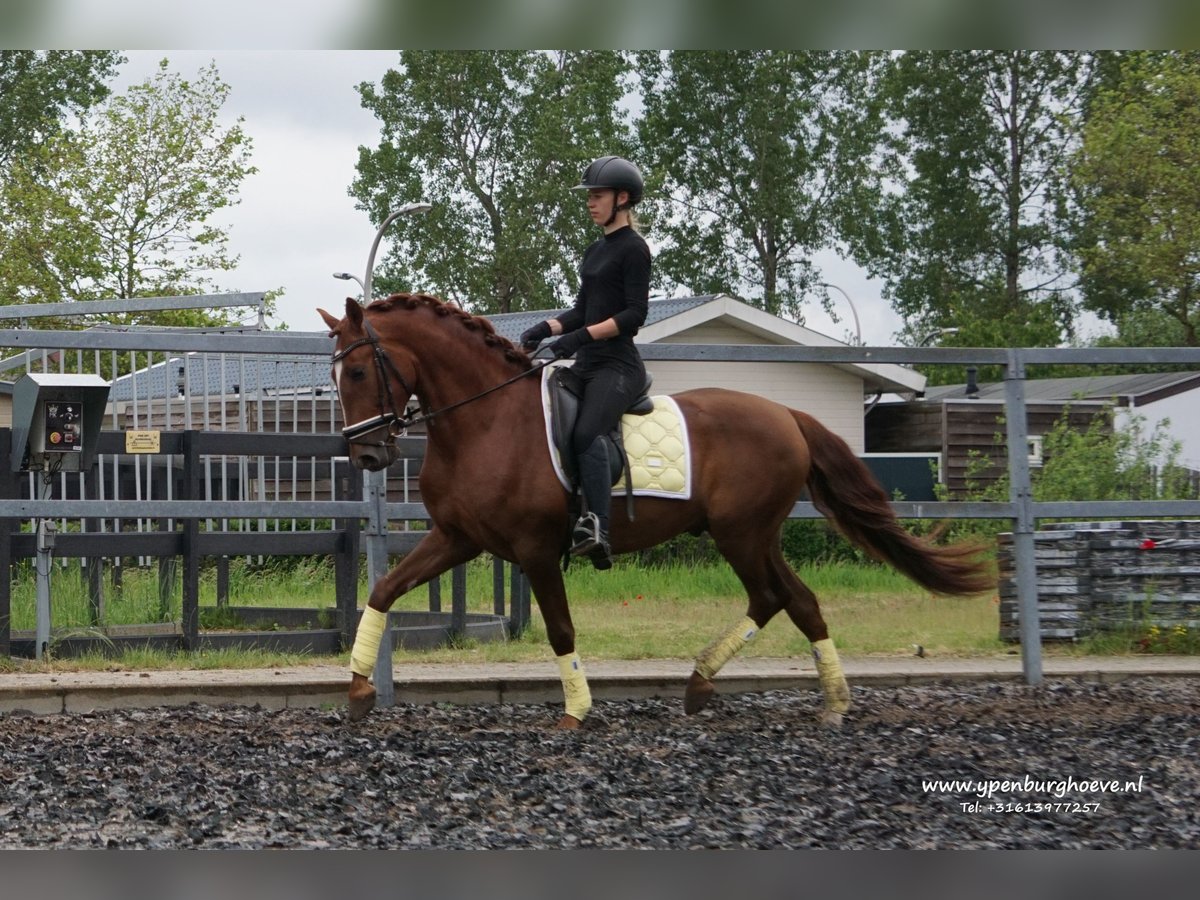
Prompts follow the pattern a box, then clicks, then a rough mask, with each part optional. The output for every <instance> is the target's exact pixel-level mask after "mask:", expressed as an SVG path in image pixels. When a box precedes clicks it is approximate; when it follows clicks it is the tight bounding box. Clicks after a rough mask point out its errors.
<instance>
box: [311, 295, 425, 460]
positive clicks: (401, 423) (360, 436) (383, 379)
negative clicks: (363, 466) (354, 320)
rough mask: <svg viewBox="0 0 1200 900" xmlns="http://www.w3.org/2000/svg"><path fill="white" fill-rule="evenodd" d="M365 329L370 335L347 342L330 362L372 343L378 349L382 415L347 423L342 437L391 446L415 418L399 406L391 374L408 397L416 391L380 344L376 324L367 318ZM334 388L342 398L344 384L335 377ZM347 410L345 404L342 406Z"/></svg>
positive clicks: (362, 442)
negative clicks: (377, 435) (389, 375)
mask: <svg viewBox="0 0 1200 900" xmlns="http://www.w3.org/2000/svg"><path fill="white" fill-rule="evenodd" d="M362 324H363V332H364V333H365V334H366V337H361V338H359V339H358V340H357V341H355V342H354V343H352V344H347V345H346V346H345V347H343V348H342V349H341V350H338V351H337V352H335V353H334V354H333V357H332V358H331V359H330V362H331V363H333V364H334V365H337V363H339V362H341V361H342V360H343V359H345V358H346V357H347V356H348V355H349V354H350V353H352V352H353V351H355V350H357V349H358V348H359V347H365V346H368V345H370V347H371V349H372V350H373V351H374V359H375V374H376V375H377V376H378V377H377V378H376V381H377V382H378V391H379V398H378V399H379V415H377V416H372V417H371V418H370V419H363V420H362V421H361V422H355V423H354V424H353V425H347V426H346V427H345V428H343V429H342V436H343V437H345V438H346V440H347V441H348V442H349V443H351V444H366V445H368V446H371V447H387V446H388V445H389V444H390V443H391V441H392V439H393V438H394V437H396V435H398V434H402V433H403V432H404V430H405V429H406V428H408V426H409V425H410V424H412V420H411V419H410V418H409V417H408V416H407V415H406V414H401V413H400V411H399V410H398V409H397V406H396V398H395V396H393V394H392V382H391V379H390V378H389V377H388V374H389V373H391V374H392V375H394V376H395V377H396V380H397V381H399V382H400V386H401V387H403V388H404V390H405V391H407V392H408V396H410V397H412V396H413V395H414V394H415V393H416V391H414V390H413V388H412V386H411V385H410V384H409V383H408V380H407V379H406V378H405V377H404V374H403V373H402V372H401V371H400V369H399V368H397V366H396V364H395V363H394V362H392V359H391V357H390V356H388V355H387V353H386V352H385V351H384V349H383V347H382V346H381V345H380V343H379V334H378V332H376V331H375V329H374V327H372V325H371V323H370V322H368V321H367V320H366V319H363V323H362ZM333 386H334V389H335V390H337V392H338V398H339V401H340V399H341V386H340V385H339V384H338V383H337V379H334V383H333ZM342 408H343V409H345V405H344V404H343V405H342ZM376 432H381V435H380V437H379V438H377V439H374V440H372V439H371V438H372V436H373V435H375V433H376Z"/></svg>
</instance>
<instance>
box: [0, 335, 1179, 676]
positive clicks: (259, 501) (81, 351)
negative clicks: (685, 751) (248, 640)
mask: <svg viewBox="0 0 1200 900" xmlns="http://www.w3.org/2000/svg"><path fill="white" fill-rule="evenodd" d="M12 317H13V316H11V315H10V316H0V318H12ZM0 346H4V347H10V348H16V349H18V350H21V351H23V355H24V358H25V365H26V368H27V369H31V368H37V367H39V366H40V367H41V368H43V369H52V368H53V367H57V370H58V371H66V365H67V360H68V359H69V358H71V357H74V359H75V361H76V362H75V364H76V366H77V367H78V371H93V372H95V371H99V370H100V368H101V366H102V365H103V364H104V363H105V361H106V360H107V361H108V364H109V366H110V368H112V369H117V368H121V367H120V366H118V365H115V364H114V361H115V360H114V358H115V357H116V355H117V354H121V353H129V354H130V361H129V364H128V365H126V366H124V368H125V370H126V371H128V370H133V369H139V368H143V367H141V366H139V365H138V363H139V362H141V360H140V359H139V355H140V356H142V357H144V362H145V366H144V370H146V371H148V370H149V369H151V368H152V367H154V366H156V365H157V366H162V367H163V374H164V375H165V374H167V367H169V366H170V365H183V366H184V369H185V371H184V373H183V374H184V376H185V379H186V378H190V377H191V371H190V370H188V369H187V368H186V367H187V362H186V361H187V360H192V361H195V360H196V359H199V358H203V359H206V360H207V359H210V358H219V359H220V360H221V363H220V365H221V367H222V370H224V368H225V367H226V364H228V366H229V367H230V368H235V367H236V368H238V370H239V372H243V371H244V372H249V373H251V375H252V377H249V378H246V379H243V380H241V381H239V382H238V383H237V384H236V387H237V392H236V393H237V401H236V402H237V403H238V404H242V406H240V407H239V409H245V408H246V407H245V406H244V404H246V403H249V402H251V401H253V400H254V399H258V400H261V399H263V398H267V399H268V401H269V400H270V399H274V400H275V410H276V416H275V418H274V420H273V421H270V420H269V417H266V416H264V412H263V410H264V406H265V407H267V408H269V403H268V404H260V405H259V406H258V409H257V412H256V416H257V417H258V420H257V421H256V424H257V426H258V428H259V430H260V431H270V432H272V434H275V433H278V434H281V435H282V434H284V433H285V432H290V433H291V435H292V436H294V437H297V438H302V439H303V440H307V441H309V445H308V446H307V447H305V448H304V449H303V451H302V452H297V451H295V449H294V448H293V449H291V450H289V449H286V448H285V449H284V450H275V449H270V448H269V447H268V445H267V444H265V443H260V444H257V445H255V446H250V445H249V444H247V445H245V447H243V448H242V449H241V450H239V451H235V450H234V449H233V447H234V445H233V444H230V445H222V444H220V443H219V441H217V439H216V438H215V437H213V434H214V432H210V431H207V430H205V431H201V432H199V433H198V435H197V436H196V437H192V438H188V439H187V442H188V449H187V450H186V451H185V455H189V454H190V457H189V458H190V459H191V460H192V463H191V466H192V467H191V469H189V470H188V474H187V475H186V477H185V481H187V482H188V483H189V484H190V485H191V487H190V488H188V490H187V491H185V492H184V496H176V495H175V494H174V493H173V492H172V491H173V488H171V487H168V488H167V490H166V492H165V495H164V494H163V493H161V492H160V494H159V495H157V499H156V498H155V495H154V494H153V493H152V491H151V490H150V489H151V488H152V487H153V483H154V479H153V474H154V473H153V472H152V471H151V469H150V465H151V463H150V461H149V460H144V461H142V460H139V461H137V462H136V463H134V465H135V469H136V471H138V472H141V469H137V468H136V467H137V466H138V465H144V466H145V474H144V477H143V476H142V475H139V478H140V479H141V480H140V481H139V482H138V491H137V492H136V493H135V496H133V497H124V496H122V497H120V498H119V499H118V498H116V497H104V498H101V497H96V496H94V494H88V493H87V492H86V485H84V486H83V488H82V489H81V490H76V491H75V493H76V494H77V495H78V496H77V497H69V496H66V495H67V493H69V492H68V491H66V490H65V489H64V490H63V491H62V494H63V496H60V497H58V498H53V499H35V498H36V493H35V492H33V491H30V497H29V498H21V497H17V496H15V492H14V491H13V490H10V491H8V492H6V495H5V496H3V497H0V525H2V526H3V528H4V530H5V531H6V532H8V533H9V534H11V535H12V538H13V540H11V541H9V540H7V539H6V540H4V541H2V542H0V543H2V544H3V546H2V547H0V565H3V567H4V568H5V569H7V563H8V562H9V561H10V559H11V557H12V556H13V555H16V554H23V553H25V552H26V549H27V547H26V543H25V542H23V539H21V538H20V537H19V536H18V535H16V534H12V532H14V531H15V528H14V525H15V524H16V523H18V522H20V521H22V520H29V519H37V518H42V517H53V518H61V519H79V520H81V521H84V522H87V521H96V520H100V521H103V520H106V519H121V520H132V519H145V520H148V521H163V520H179V521H180V522H183V523H189V524H188V525H187V527H188V528H191V529H192V534H193V537H194V539H195V541H196V542H197V547H199V542H200V541H201V540H202V539H201V537H200V533H199V529H198V523H199V522H200V521H201V520H204V521H210V520H216V519H220V520H225V519H230V520H232V519H259V520H266V519H272V520H280V521H283V520H288V521H292V520H296V519H322V520H324V519H330V520H340V521H342V522H345V523H354V527H355V528H356V529H357V532H356V534H357V535H358V537H357V538H356V540H359V541H360V543H359V544H357V545H356V547H355V551H354V575H355V579H356V578H357V566H358V563H359V559H358V554H359V549H360V548H361V547H365V548H366V550H367V551H368V557H370V556H372V555H373V556H374V562H370V561H369V566H370V571H371V572H372V573H374V572H377V571H378V569H379V564H380V560H381V559H384V558H386V554H387V553H391V552H398V551H401V550H402V549H404V548H406V547H407V546H409V545H410V543H411V540H412V536H411V535H409V536H407V537H406V536H404V535H403V533H397V532H395V531H389V529H388V527H387V522H388V520H392V521H393V522H404V521H422V520H425V519H427V518H428V515H427V512H426V510H425V507H424V506H423V504H421V503H420V502H419V499H415V498H410V497H409V496H408V495H407V493H405V494H404V495H403V499H402V501H401V502H395V501H394V500H393V499H392V497H391V494H390V493H389V494H387V495H383V494H380V492H379V490H378V488H372V487H371V485H370V484H369V483H368V485H367V489H364V487H363V485H362V483H361V482H357V483H356V486H355V488H354V496H352V497H342V498H336V497H331V498H330V499H307V500H306V499H297V498H295V497H292V498H289V499H287V500H278V499H276V500H271V499H268V498H267V496H266V488H265V486H264V485H263V481H262V479H259V481H258V482H257V484H258V487H257V488H256V489H255V490H257V495H254V494H253V492H246V491H243V492H242V493H241V494H239V495H238V496H236V497H229V496H217V495H216V494H211V493H210V495H208V496H205V497H204V498H203V499H200V498H199V497H198V496H195V494H194V492H195V491H197V490H200V488H199V487H198V483H197V478H200V479H202V481H201V483H204V484H207V485H213V484H216V483H217V482H216V481H213V480H207V479H209V477H210V471H211V469H212V467H213V465H214V462H213V457H215V456H217V455H227V454H231V453H233V452H243V453H246V452H248V453H250V454H251V456H252V457H255V458H256V460H257V461H256V462H255V463H254V466H253V467H252V468H253V471H254V472H263V471H267V470H268V469H269V468H270V466H268V465H267V462H266V460H267V457H268V456H272V457H273V456H280V457H283V456H286V455H288V454H289V453H292V452H297V455H296V456H295V457H293V459H302V458H305V457H307V458H312V457H314V456H319V454H315V449H316V448H317V447H318V446H319V447H320V450H321V453H322V454H329V455H330V458H331V459H332V457H333V456H336V455H338V454H337V452H336V448H335V447H334V444H336V442H337V441H339V440H340V436H339V435H338V434H337V429H338V428H339V427H340V422H338V421H337V414H336V408H335V407H336V398H335V397H334V395H333V393H332V392H326V393H324V394H323V395H321V396H320V397H319V399H318V396H317V394H316V393H315V391H314V393H313V394H312V396H310V397H308V398H307V400H308V402H311V403H312V404H313V405H314V407H315V405H316V404H318V403H320V404H322V405H323V406H325V407H326V408H327V409H328V415H327V416H324V415H322V416H317V415H315V414H314V415H313V416H311V418H310V420H309V421H308V422H307V424H308V425H309V428H310V429H313V430H311V431H309V432H307V433H304V434H300V433H299V432H298V430H297V428H298V424H297V423H298V421H299V418H298V417H294V418H293V419H292V420H291V422H290V427H289V423H287V422H285V420H284V418H283V417H282V413H281V410H282V408H283V406H284V405H285V404H284V403H281V401H280V395H279V391H280V388H279V386H275V387H272V386H271V385H269V384H268V383H267V378H266V376H265V375H264V371H266V370H265V369H264V367H263V366H262V365H261V363H262V362H263V360H264V359H266V360H269V361H271V362H272V363H275V362H277V361H278V360H280V359H281V358H294V359H297V360H307V361H308V362H310V363H312V364H313V365H316V366H327V365H328V355H329V352H330V349H331V342H330V340H329V338H328V337H327V336H325V335H324V334H294V333H275V332H262V333H255V334H197V333H193V332H180V333H174V332H162V331H155V332H147V331H120V332H115V331H113V332H110V331H88V332H52V331H30V330H26V329H0ZM640 349H641V352H642V355H643V356H644V357H645V359H646V360H647V361H656V360H692V361H697V360H698V361H709V362H719V361H756V362H787V363H794V362H813V363H858V364H864V365H871V364H882V363H902V364H912V363H927V364H959V365H961V364H970V365H997V366H1001V367H1003V369H1004V372H1005V387H1006V393H1005V405H1006V408H1007V411H1008V415H1007V416H1006V423H1007V425H1006V428H1007V445H1008V447H1022V448H1023V447H1025V446H1026V445H1027V434H1026V417H1025V414H1024V411H1025V409H1026V402H1025V392H1024V381H1025V373H1026V368H1027V367H1028V366H1029V365H1032V364H1069V365H1089V364H1114V363H1120V364H1126V365H1131V364H1132V365H1136V364H1142V365H1151V364H1153V365H1163V364H1188V365H1200V349H1198V348H1186V347H1176V348H1090V349H1074V348H1073V349H1027V348H943V347H931V348H904V347H885V348H873V347H850V346H845V347H797V346H788V347H783V346H759V345H746V346H743V345H707V344H647V345H643V346H641V348H640ZM37 351H41V353H40V358H39V353H38V352H37ZM156 354H157V355H159V356H160V357H161V359H162V362H161V363H155V362H154V359H155V355H156ZM247 360H250V361H251V362H250V363H248V362H247ZM133 383H134V384H135V385H136V384H137V382H136V381H134V382H133ZM210 390H211V391H212V392H213V394H214V395H217V394H219V395H220V396H221V397H222V398H223V399H228V394H227V388H226V386H225V383H224V382H222V383H221V384H220V385H219V386H218V387H217V388H215V389H214V388H210V386H209V382H208V381H207V380H206V381H205V383H204V385H203V390H202V391H197V392H191V391H189V396H188V397H181V398H171V397H169V396H166V397H162V396H160V397H157V398H156V402H158V403H161V404H164V405H166V406H167V407H168V413H167V414H168V416H169V415H170V412H169V407H170V405H171V404H172V403H175V404H178V405H179V406H180V408H181V409H183V408H184V407H185V404H189V403H190V402H191V401H192V400H193V399H194V397H195V396H196V395H197V394H200V395H202V396H203V397H204V398H205V399H207V398H208V396H209V391H210ZM272 390H274V391H275V393H274V395H272V393H271V392H272ZM292 399H293V401H294V396H293V398H292ZM150 400H151V398H150V397H149V396H148V395H145V394H143V395H138V394H136V393H135V394H134V396H133V397H132V398H131V399H130V400H129V401H125V402H126V404H127V406H131V407H132V408H133V409H134V412H133V421H134V422H135V423H136V422H137V421H138V419H139V418H140V417H144V421H147V422H149V421H151V420H150V406H149V405H148V404H149V403H150ZM190 408H191V407H190V406H188V407H187V409H189V410H190ZM222 408H224V407H222ZM126 412H127V417H128V410H127V411H126ZM189 415H190V413H189ZM223 415H224V414H223ZM126 421H128V418H127V420H126ZM112 422H113V424H114V426H116V425H117V423H118V418H117V413H116V411H115V410H114V412H113V418H112ZM122 424H123V423H122ZM227 424H229V423H227V422H225V421H224V420H222V421H221V423H220V424H219V425H218V426H217V427H218V428H219V429H220V430H225V426H226V425H227ZM238 424H241V423H240V422H239V423H238ZM318 424H319V425H321V426H322V427H325V428H327V429H328V431H326V432H324V433H323V434H322V433H319V432H317V431H315V429H316V428H317V427H318ZM211 427H213V426H212V425H210V424H209V422H208V420H207V417H206V418H205V422H204V428H205V429H208V428H211ZM235 430H236V429H235ZM227 437H230V438H231V439H232V435H227ZM243 437H244V438H246V439H247V440H249V439H250V436H249V435H245V436H243ZM209 440H212V441H214V443H212V444H205V442H206V441H209ZM253 440H257V441H262V440H264V436H263V435H257V436H254V437H253ZM331 441H332V442H333V443H332V444H331V443H329V442H331ZM204 446H208V447H209V448H210V450H206V451H200V450H198V449H197V448H198V447H204ZM247 448H248V449H247ZM202 453H209V454H211V456H210V458H209V459H208V461H207V466H208V469H207V470H205V469H204V464H201V463H200V461H199V458H200V456H201V455H202ZM117 455H118V454H113V455H111V456H109V457H106V458H104V459H102V461H101V466H104V465H109V466H119V464H118V463H117V462H114V461H113V460H114V458H115V457H116V456H117ZM172 465H173V464H172ZM221 465H226V462H225V461H222V463H221ZM238 465H247V466H249V465H250V464H249V463H247V462H246V458H245V457H242V460H241V462H239V463H238ZM292 465H293V467H294V466H295V465H297V464H296V463H292ZM187 466H188V464H187V463H186V462H185V463H184V468H187ZM1008 468H1009V472H1008V474H1009V481H1010V497H1009V500H1008V502H1005V503H970V502H942V503H934V502H897V503H894V504H893V506H894V508H895V510H896V512H897V514H898V515H900V516H901V517H904V518H972V519H1005V520H1009V521H1011V522H1012V533H1013V538H1012V547H1013V559H1014V564H1013V571H1014V575H1013V578H1014V583H1015V592H1016V597H1017V602H1018V604H1019V609H1020V620H1021V629H1022V630H1021V649H1022V660H1023V670H1024V675H1025V679H1026V681H1027V682H1029V683H1031V684H1036V683H1038V682H1040V681H1041V678H1042V671H1041V642H1040V635H1039V631H1038V611H1037V577H1036V558H1035V554H1034V543H1033V535H1034V531H1035V527H1036V522H1037V520H1038V519H1039V518H1073V517H1080V518H1107V517H1125V518H1136V517H1193V518H1195V517H1200V501H1103V502H1101V501H1088V500H1079V501H1070V502H1054V503H1040V502H1035V501H1034V500H1033V497H1032V489H1031V482H1030V472H1029V465H1028V458H1027V456H1026V454H1025V453H1009V456H1008ZM293 470H294V469H293ZM246 471H247V472H249V471H251V469H250V468H247V469H246ZM275 471H276V472H278V471H281V469H280V468H279V467H276V469H275ZM330 471H331V472H333V471H334V470H333V469H332V468H331V469H330ZM198 473H199V474H198ZM409 474H411V473H409V472H407V471H406V472H405V473H404V474H403V475H402V476H401V483H402V484H403V485H404V488H403V489H404V490H405V491H407V490H408V487H407V486H408V484H409V478H408V477H407V476H408V475H409ZM79 478H80V484H81V485H83V481H84V480H85V479H84V478H83V476H82V475H80V476H79ZM230 483H232V479H225V480H222V481H221V484H222V485H228V484H230ZM64 484H65V481H64ZM167 484H168V485H170V484H173V481H172V480H168V481H167ZM239 484H241V485H243V487H244V485H245V479H240V480H239ZM207 489H208V490H210V491H211V487H209V488H207ZM792 516H793V517H795V518H818V517H819V516H820V514H819V513H818V512H817V511H816V509H815V508H814V507H813V505H812V504H811V503H797V504H796V506H795V507H794V509H793V511H792ZM364 523H365V524H364ZM168 534H169V533H168ZM247 535H248V533H247V532H239V533H238V538H239V539H245V538H246V537H247ZM117 536H118V535H109V537H117ZM4 537H6V538H7V537H8V535H4ZM257 538H258V539H266V538H267V535H263V534H258V535H257ZM155 539H156V540H159V541H161V542H162V544H163V546H166V545H168V544H170V547H171V548H174V547H175V546H176V545H175V544H173V543H172V541H174V540H177V539H175V538H161V537H156V538H155ZM203 540H204V541H209V542H210V543H209V544H208V548H210V549H211V548H212V547H225V546H229V545H228V544H222V543H221V542H220V540H216V539H214V538H213V537H212V535H208V536H207V537H204V538H203ZM272 546H275V545H272ZM296 546H299V545H298V544H297V545H296ZM196 552H200V550H199V549H198V550H197V551H196ZM341 577H347V578H348V577H350V576H349V571H347V572H346V573H344V574H343V576H341ZM495 581H496V584H497V586H498V589H499V590H503V587H504V581H505V578H504V575H503V573H502V572H499V571H497V574H496V577H495ZM512 595H513V604H512V615H513V618H514V619H516V620H518V621H519V620H520V617H521V616H522V615H524V616H525V617H526V618H525V620H526V621H527V616H528V594H527V591H526V592H525V593H524V596H523V599H522V590H521V589H520V588H519V587H518V585H517V579H516V578H515V577H514V579H513V589H512ZM341 602H342V601H339V603H341ZM522 603H524V604H525V606H524V610H523V611H522V607H521V604H522ZM339 608H342V607H341V606H339ZM8 613H9V608H8V580H7V579H0V650H3V645H4V641H5V639H6V637H7V634H6V632H7V623H8ZM343 613H348V607H347V608H346V609H344V610H343ZM348 618H353V617H352V616H348ZM186 619H187V616H185V620H186ZM185 627H191V626H190V625H185ZM345 627H346V629H347V636H349V629H350V628H351V627H352V624H348V625H346V626H345Z"/></svg>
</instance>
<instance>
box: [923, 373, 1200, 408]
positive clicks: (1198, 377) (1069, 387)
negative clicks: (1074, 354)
mask: <svg viewBox="0 0 1200 900" xmlns="http://www.w3.org/2000/svg"><path fill="white" fill-rule="evenodd" d="M1196 388H1200V372H1148V373H1144V374H1135V375H1092V376H1088V375H1084V376H1079V377H1076V378H1040V379H1034V380H1032V381H1026V382H1025V400H1026V402H1028V403H1069V402H1071V401H1079V402H1087V401H1092V402H1099V403H1107V402H1110V401H1115V402H1116V403H1117V405H1119V406H1145V405H1146V404H1147V403H1153V402H1154V401H1155V400H1162V399H1164V398H1166V397H1171V396H1174V395H1175V394H1179V393H1183V392H1184V391H1190V390H1195V389H1196ZM967 399H969V398H968V397H967V393H966V385H965V384H943V385H938V386H937V387H931V388H927V389H926V391H925V397H924V400H923V401H922V402H925V403H942V402H944V401H952V400H967ZM973 399H978V400H996V401H1001V402H1003V400H1004V383H1003V382H999V383H996V384H981V385H979V390H978V392H977V394H976V396H975V398H973Z"/></svg>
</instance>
